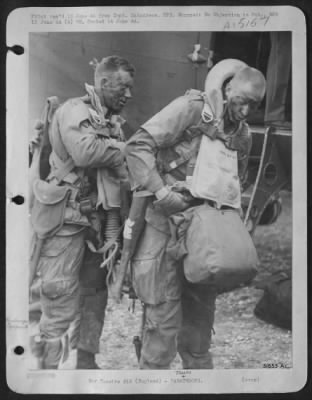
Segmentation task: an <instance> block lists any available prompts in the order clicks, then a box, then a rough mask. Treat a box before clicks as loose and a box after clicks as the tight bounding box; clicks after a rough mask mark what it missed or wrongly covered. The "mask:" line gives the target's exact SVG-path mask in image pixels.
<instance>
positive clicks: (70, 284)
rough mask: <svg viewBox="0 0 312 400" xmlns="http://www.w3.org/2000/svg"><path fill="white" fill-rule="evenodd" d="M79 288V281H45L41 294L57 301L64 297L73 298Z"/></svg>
mask: <svg viewBox="0 0 312 400" xmlns="http://www.w3.org/2000/svg"><path fill="white" fill-rule="evenodd" d="M77 288H78V281H77V280H73V279H71V280H64V279H62V280H61V279H60V280H52V281H43V282H42V285H41V293H42V294H43V295H44V296H45V297H47V298H48V299H50V300H55V299H57V298H59V297H63V296H66V297H67V296H68V297H69V296H71V295H72V294H73V293H74V292H75V290H77Z"/></svg>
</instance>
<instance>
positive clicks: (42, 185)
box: [33, 179, 70, 205]
mask: <svg viewBox="0 0 312 400" xmlns="http://www.w3.org/2000/svg"><path fill="white" fill-rule="evenodd" d="M33 191H34V195H35V197H36V199H37V200H38V201H39V202H40V203H42V204H46V205H53V204H57V203H59V202H60V201H62V200H64V198H65V197H66V196H67V194H68V193H69V191H70V188H69V187H66V186H57V185H55V184H53V183H48V182H45V181H43V180H41V179H36V180H35V181H34V183H33Z"/></svg>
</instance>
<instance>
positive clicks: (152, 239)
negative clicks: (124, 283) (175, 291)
mask: <svg viewBox="0 0 312 400" xmlns="http://www.w3.org/2000/svg"><path fill="white" fill-rule="evenodd" d="M168 239H169V235H168V234H166V233H164V232H160V231H159V230H157V229H155V228H154V227H153V226H151V225H150V224H146V226H145V230H144V233H143V235H142V237H141V240H140V243H139V247H138V249H137V251H136V254H135V256H134V258H133V261H132V278H133V287H134V290H135V292H136V294H137V296H138V297H139V299H140V300H141V301H143V302H144V303H147V304H153V305H155V304H159V303H161V302H163V301H165V299H166V293H165V288H166V279H167V276H166V275H167V274H166V265H165V261H166V260H165V250H166V245H167V241H168Z"/></svg>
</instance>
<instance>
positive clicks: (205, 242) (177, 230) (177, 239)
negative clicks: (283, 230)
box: [168, 204, 258, 293]
mask: <svg viewBox="0 0 312 400" xmlns="http://www.w3.org/2000/svg"><path fill="white" fill-rule="evenodd" d="M170 220H171V228H172V238H171V241H170V242H169V244H168V253H169V254H171V256H172V257H174V258H175V259H177V260H182V261H183V270H184V275H185V277H186V279H187V280H188V281H189V282H191V283H201V284H208V285H214V286H216V288H217V290H218V292H219V293H221V292H225V291H230V290H233V289H235V288H238V287H240V286H242V285H246V284H247V283H249V282H250V281H251V280H252V279H253V278H254V277H255V275H256V273H257V265H258V256H257V252H256V249H255V246H254V244H253V242H252V239H251V237H250V235H249V233H248V231H247V229H246V228H245V226H244V224H243V222H242V220H241V218H240V216H239V213H238V211H236V210H230V209H228V210H219V209H216V208H214V207H211V206H209V205H208V204H203V205H201V206H198V207H193V208H191V209H189V210H187V211H186V212H184V213H180V214H177V215H175V216H172V217H171V219H170Z"/></svg>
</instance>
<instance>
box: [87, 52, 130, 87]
mask: <svg viewBox="0 0 312 400" xmlns="http://www.w3.org/2000/svg"><path fill="white" fill-rule="evenodd" d="M120 69H122V70H123V71H126V72H129V74H130V76H132V77H133V76H134V74H135V68H134V66H133V65H132V64H130V62H129V61H128V60H126V59H125V58H122V57H119V56H109V57H105V58H103V59H102V61H100V62H99V63H98V64H97V65H96V68H95V73H94V80H95V82H99V80H101V78H102V76H103V75H104V74H105V73H106V72H115V71H118V70H120Z"/></svg>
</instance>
